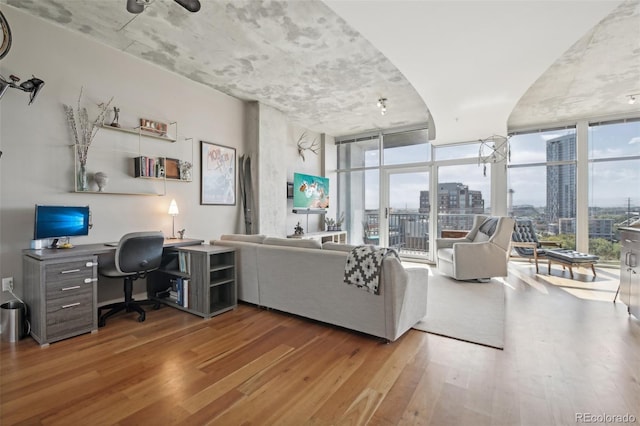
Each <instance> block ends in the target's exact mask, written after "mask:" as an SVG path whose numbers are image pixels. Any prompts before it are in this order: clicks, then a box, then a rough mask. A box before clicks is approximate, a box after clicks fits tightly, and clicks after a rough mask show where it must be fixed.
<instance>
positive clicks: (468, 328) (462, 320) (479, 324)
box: [413, 270, 505, 349]
mask: <svg viewBox="0 0 640 426" xmlns="http://www.w3.org/2000/svg"><path fill="white" fill-rule="evenodd" d="M433 273H434V275H432V276H430V277H429V290H428V295H427V316H426V317H424V318H423V319H422V321H420V322H419V323H417V324H416V325H414V326H413V328H415V329H416V330H421V331H426V332H428V333H432V334H438V335H441V336H445V337H451V338H454V339H458V340H463V341H465V342H471V343H477V344H480V345H484V346H489V347H492V348H497V349H504V322H505V307H504V303H505V296H504V285H503V283H502V281H501V280H500V279H496V278H492V279H491V280H490V281H489V282H486V283H476V282H465V281H456V280H454V279H451V278H449V277H445V276H443V275H440V274H439V273H438V271H437V270H433Z"/></svg>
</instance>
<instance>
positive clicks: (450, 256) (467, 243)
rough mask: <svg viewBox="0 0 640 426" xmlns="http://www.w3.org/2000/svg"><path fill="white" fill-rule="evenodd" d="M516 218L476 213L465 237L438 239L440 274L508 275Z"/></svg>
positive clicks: (473, 277)
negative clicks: (471, 226)
mask: <svg viewBox="0 0 640 426" xmlns="http://www.w3.org/2000/svg"><path fill="white" fill-rule="evenodd" d="M513 226H514V220H513V219H512V218H510V217H504V216H485V215H477V216H476V217H475V218H474V222H473V228H472V229H471V231H469V233H468V234H467V236H466V237H463V238H437V239H436V259H437V265H438V269H439V270H440V272H441V273H443V274H445V275H448V276H450V277H453V278H455V279H456V280H476V279H486V278H491V277H505V276H507V263H508V261H509V251H510V243H511V234H512V233H513Z"/></svg>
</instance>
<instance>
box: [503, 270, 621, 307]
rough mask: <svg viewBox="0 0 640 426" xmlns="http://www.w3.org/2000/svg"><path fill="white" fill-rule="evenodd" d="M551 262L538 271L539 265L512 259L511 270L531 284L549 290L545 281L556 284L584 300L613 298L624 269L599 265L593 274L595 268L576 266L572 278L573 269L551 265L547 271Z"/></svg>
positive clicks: (607, 300)
mask: <svg viewBox="0 0 640 426" xmlns="http://www.w3.org/2000/svg"><path fill="white" fill-rule="evenodd" d="M547 270H548V269H547V265H540V273H539V274H536V273H535V267H534V266H533V265H529V264H527V263H523V262H514V261H512V262H510V263H509V273H510V274H511V273H513V274H515V275H516V276H517V277H518V278H520V279H522V280H523V281H525V282H526V283H527V284H529V285H531V286H532V287H533V288H535V289H536V290H539V291H541V292H543V293H548V291H547V289H546V288H544V284H545V283H546V284H550V285H553V286H554V287H556V288H558V289H560V290H562V291H565V292H567V293H568V294H571V295H572V296H574V297H577V298H579V299H583V300H594V301H601V302H609V303H610V302H612V301H613V298H614V296H615V294H616V290H617V289H618V284H619V282H620V271H619V270H618V269H616V268H598V267H597V266H596V276H595V277H594V276H593V273H592V272H591V268H574V271H573V274H574V278H573V279H571V277H570V275H569V270H568V269H567V270H562V269H557V268H552V269H551V275H549V274H548V273H547Z"/></svg>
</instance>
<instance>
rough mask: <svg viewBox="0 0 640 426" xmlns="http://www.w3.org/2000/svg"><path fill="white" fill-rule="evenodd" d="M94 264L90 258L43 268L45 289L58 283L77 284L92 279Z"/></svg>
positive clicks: (52, 264) (53, 264) (51, 264)
mask: <svg viewBox="0 0 640 426" xmlns="http://www.w3.org/2000/svg"><path fill="white" fill-rule="evenodd" d="M93 271H94V264H93V262H92V259H91V258H84V259H79V260H74V261H71V262H63V263H50V264H48V265H47V266H46V267H45V274H46V277H47V281H46V283H47V287H49V286H53V285H58V284H60V283H77V282H81V281H82V280H84V279H85V278H93Z"/></svg>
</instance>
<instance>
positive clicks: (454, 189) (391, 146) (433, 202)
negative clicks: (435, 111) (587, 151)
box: [336, 128, 503, 259]
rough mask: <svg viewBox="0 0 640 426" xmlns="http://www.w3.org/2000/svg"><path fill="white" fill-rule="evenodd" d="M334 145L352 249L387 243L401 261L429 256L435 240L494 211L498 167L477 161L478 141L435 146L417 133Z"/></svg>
mask: <svg viewBox="0 0 640 426" xmlns="http://www.w3.org/2000/svg"><path fill="white" fill-rule="evenodd" d="M336 144H337V146H338V149H337V151H338V164H339V167H340V168H339V170H338V186H339V191H338V193H339V207H338V209H339V210H340V211H344V212H345V217H346V221H345V223H346V228H345V229H347V230H348V232H349V242H350V243H352V244H382V245H386V246H390V247H395V248H397V249H398V250H399V252H400V254H401V255H403V256H404V257H412V258H413V257H417V258H421V259H431V258H432V255H431V253H430V250H429V248H430V247H432V245H433V240H434V239H435V237H439V236H441V235H442V232H443V231H453V230H469V229H470V228H471V224H472V223H473V216H474V215H476V214H479V213H489V212H490V211H491V187H492V186H491V176H492V169H493V167H494V166H495V167H497V166H498V165H494V164H489V165H488V167H487V168H486V171H485V168H484V167H483V165H480V164H479V163H478V150H479V146H480V145H479V143H478V142H472V143H464V144H455V145H446V146H438V147H433V146H431V144H430V143H429V142H428V134H427V130H426V129H424V128H420V129H413V130H404V131H389V132H386V133H385V132H381V133H379V134H369V135H358V136H357V137H351V138H343V139H342V140H336ZM499 166H502V167H503V164H501V165H499ZM436 178H437V181H436ZM433 206H435V208H432V207H433Z"/></svg>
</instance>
